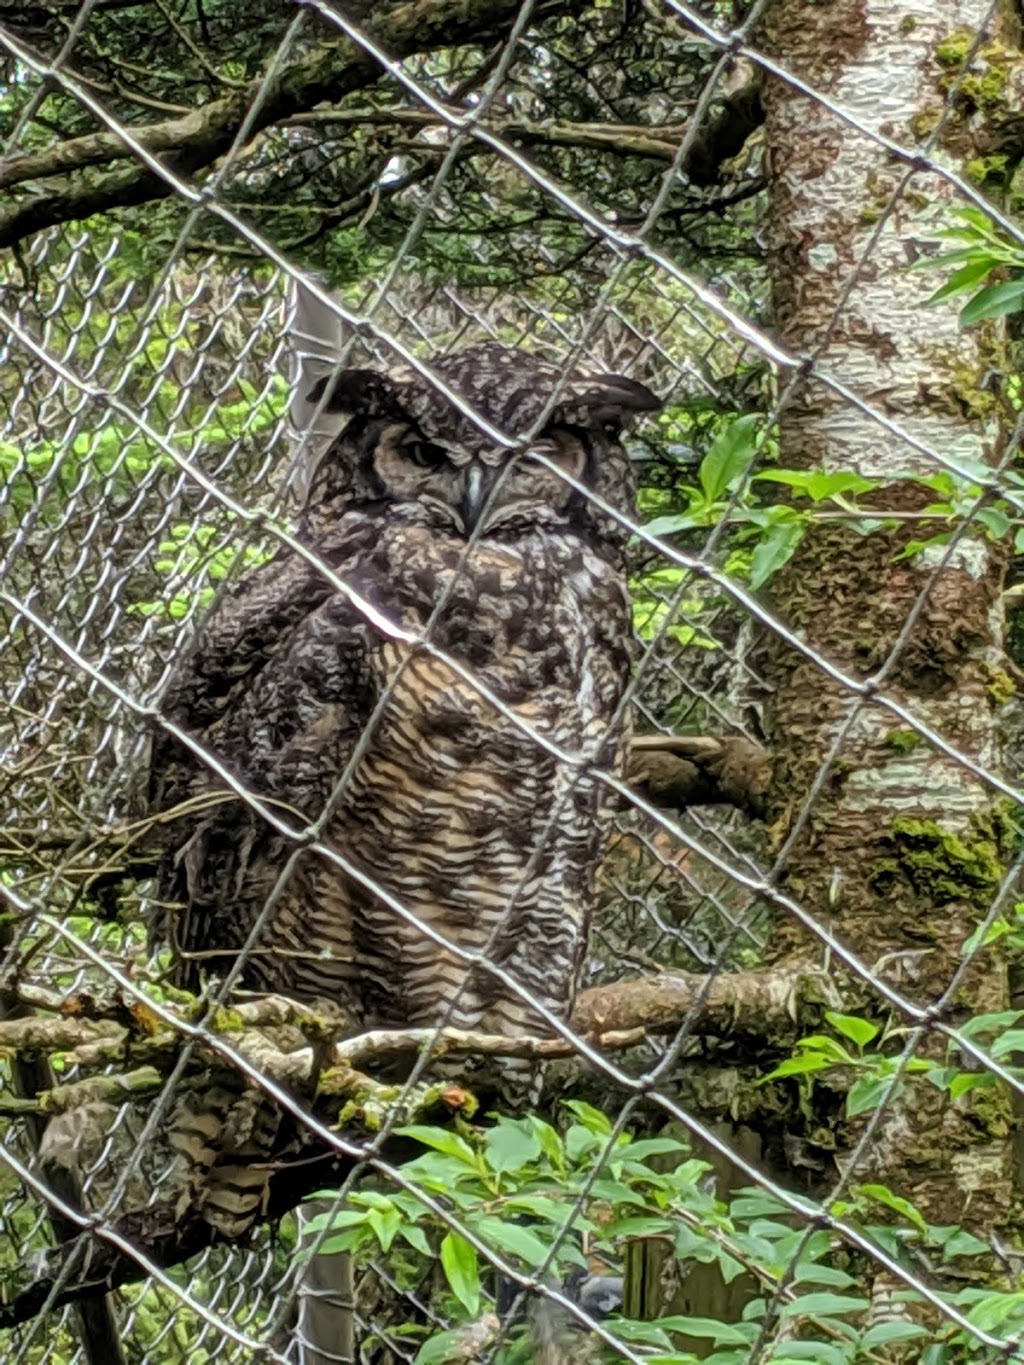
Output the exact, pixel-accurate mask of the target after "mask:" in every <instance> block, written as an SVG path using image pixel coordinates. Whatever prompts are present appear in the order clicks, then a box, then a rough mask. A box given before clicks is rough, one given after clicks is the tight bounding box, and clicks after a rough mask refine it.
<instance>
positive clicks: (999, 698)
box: [986, 668, 1017, 706]
mask: <svg viewBox="0 0 1024 1365" xmlns="http://www.w3.org/2000/svg"><path fill="white" fill-rule="evenodd" d="M986 690H987V691H988V694H989V696H990V697H991V698H992V700H993V701H994V702H995V704H996V705H997V706H1005V705H1006V703H1007V702H1008V701H1010V700H1011V699H1012V698H1013V697H1015V696H1016V695H1017V684H1016V683H1015V682H1014V681H1013V679H1012V678H1011V677H1010V675H1009V673H1007V672H1005V671H1004V670H1003V669H1001V668H993V669H992V670H991V672H990V673H989V680H988V687H987V689H986Z"/></svg>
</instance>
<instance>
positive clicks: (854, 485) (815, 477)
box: [754, 469, 879, 502]
mask: <svg viewBox="0 0 1024 1365" xmlns="http://www.w3.org/2000/svg"><path fill="white" fill-rule="evenodd" d="M754 478H755V479H763V480H766V481H767V482H769V483H782V484H786V485H787V486H788V487H789V488H792V489H794V490H796V491H797V492H800V493H804V494H805V495H806V496H807V497H809V498H810V499H811V501H812V502H823V501H824V500H825V499H826V498H835V497H838V496H839V495H840V494H842V493H853V494H858V493H868V492H870V491H871V490H872V489H873V488H877V487H878V486H879V480H878V479H869V478H867V477H866V476H865V475H864V474H858V473H856V471H854V470H852V469H836V470H832V471H827V470H824V469H764V470H762V471H761V472H760V473H759V474H755V475H754Z"/></svg>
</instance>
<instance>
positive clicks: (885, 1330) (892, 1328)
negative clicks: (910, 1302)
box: [860, 1322, 928, 1351]
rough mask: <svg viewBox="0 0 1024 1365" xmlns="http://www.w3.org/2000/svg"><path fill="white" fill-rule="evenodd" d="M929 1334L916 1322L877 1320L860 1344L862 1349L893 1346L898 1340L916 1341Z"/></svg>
mask: <svg viewBox="0 0 1024 1365" xmlns="http://www.w3.org/2000/svg"><path fill="white" fill-rule="evenodd" d="M927 1335H928V1334H927V1332H926V1331H925V1329H924V1328H923V1327H919V1326H918V1325H917V1323H916V1322H876V1323H875V1325H874V1327H869V1328H868V1330H867V1331H866V1332H865V1333H864V1335H863V1336H862V1337H861V1339H860V1346H861V1350H863V1351H870V1350H871V1348H872V1347H874V1346H891V1345H893V1344H894V1343H895V1342H898V1341H914V1340H915V1339H916V1338H917V1337H923V1336H927Z"/></svg>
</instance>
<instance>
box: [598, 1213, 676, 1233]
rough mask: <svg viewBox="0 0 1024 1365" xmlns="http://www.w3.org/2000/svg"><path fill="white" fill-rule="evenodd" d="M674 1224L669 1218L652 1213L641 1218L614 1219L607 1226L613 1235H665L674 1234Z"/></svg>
mask: <svg viewBox="0 0 1024 1365" xmlns="http://www.w3.org/2000/svg"><path fill="white" fill-rule="evenodd" d="M675 1230H676V1225H675V1223H674V1222H673V1220H672V1219H671V1218H657V1217H655V1216H654V1215H653V1214H651V1215H648V1216H646V1217H643V1218H622V1219H616V1221H615V1222H614V1223H611V1224H609V1225H608V1226H607V1231H608V1233H609V1235H610V1236H613V1237H666V1236H673V1235H674V1234H675Z"/></svg>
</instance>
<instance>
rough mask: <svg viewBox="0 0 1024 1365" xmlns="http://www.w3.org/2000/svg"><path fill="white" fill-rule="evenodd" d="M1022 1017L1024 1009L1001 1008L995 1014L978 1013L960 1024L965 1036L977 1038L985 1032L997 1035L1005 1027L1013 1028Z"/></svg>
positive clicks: (1023, 1016)
mask: <svg viewBox="0 0 1024 1365" xmlns="http://www.w3.org/2000/svg"><path fill="white" fill-rule="evenodd" d="M1022 1018H1024V1010H1000V1011H998V1012H997V1013H995V1014H976V1015H974V1017H973V1018H972V1019H968V1020H967V1021H966V1022H965V1023H963V1024H961V1025H960V1032H961V1033H962V1034H963V1035H964V1037H965V1038H977V1037H979V1036H980V1035H983V1034H985V1033H991V1034H993V1035H996V1034H999V1033H1002V1032H1003V1031H1004V1030H1005V1029H1008V1028H1012V1027H1013V1026H1014V1024H1016V1023H1017V1022H1018V1021H1019V1020H1020V1019H1022Z"/></svg>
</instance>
